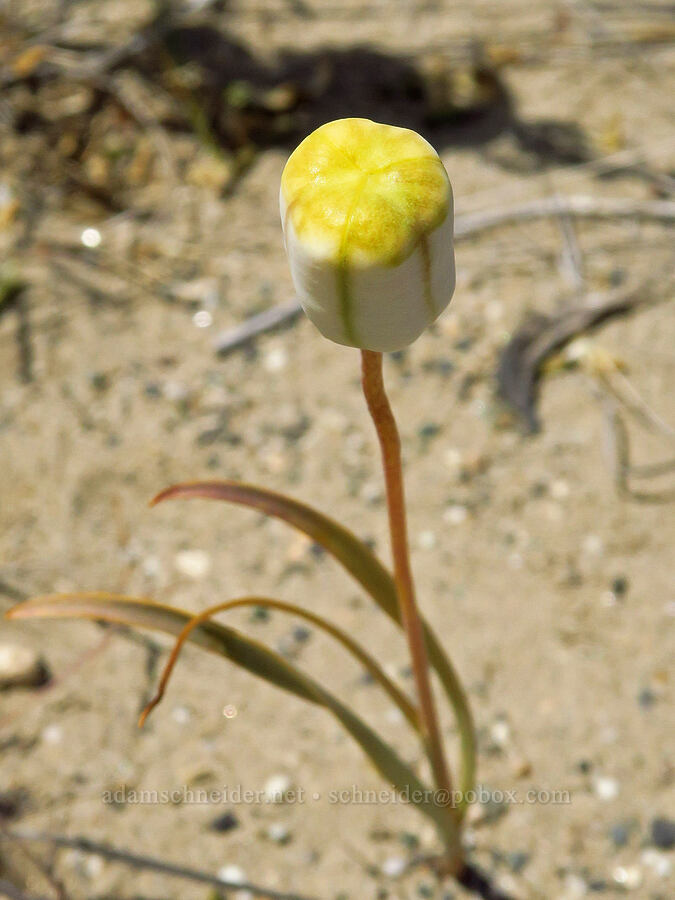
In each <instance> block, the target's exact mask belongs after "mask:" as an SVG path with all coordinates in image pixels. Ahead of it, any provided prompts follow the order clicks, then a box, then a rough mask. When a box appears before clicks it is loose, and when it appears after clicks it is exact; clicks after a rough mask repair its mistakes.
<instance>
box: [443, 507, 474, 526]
mask: <svg viewBox="0 0 675 900" xmlns="http://www.w3.org/2000/svg"><path fill="white" fill-rule="evenodd" d="M467 515H468V510H467V508H466V506H459V505H454V506H448V508H447V509H446V510H445V511H444V513H443V521H444V522H447V523H448V524H449V525H461V524H462V522H464V521H465V520H466V517H467Z"/></svg>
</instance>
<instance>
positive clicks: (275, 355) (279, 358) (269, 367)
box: [263, 347, 288, 372]
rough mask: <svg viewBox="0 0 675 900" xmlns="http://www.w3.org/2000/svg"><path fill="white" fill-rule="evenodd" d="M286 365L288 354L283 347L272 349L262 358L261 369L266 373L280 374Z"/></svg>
mask: <svg viewBox="0 0 675 900" xmlns="http://www.w3.org/2000/svg"><path fill="white" fill-rule="evenodd" d="M287 363H288V354H287V353H286V351H285V350H284V348H283V347H274V348H273V349H272V350H269V351H268V353H267V354H266V355H265V356H264V358H263V367H264V368H265V371H266V372H281V371H282V370H283V369H285V368H286V364H287Z"/></svg>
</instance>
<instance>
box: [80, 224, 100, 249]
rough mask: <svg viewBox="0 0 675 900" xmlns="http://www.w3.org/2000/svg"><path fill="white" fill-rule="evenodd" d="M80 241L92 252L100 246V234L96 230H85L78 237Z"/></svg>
mask: <svg viewBox="0 0 675 900" xmlns="http://www.w3.org/2000/svg"><path fill="white" fill-rule="evenodd" d="M80 240H81V241H82V243H83V244H84V246H85V247H89V248H90V249H91V250H93V249H95V248H96V247H98V246H100V244H101V240H102V238H101V232H100V231H99V230H98V228H85V229H84V231H83V232H82V234H81V235H80Z"/></svg>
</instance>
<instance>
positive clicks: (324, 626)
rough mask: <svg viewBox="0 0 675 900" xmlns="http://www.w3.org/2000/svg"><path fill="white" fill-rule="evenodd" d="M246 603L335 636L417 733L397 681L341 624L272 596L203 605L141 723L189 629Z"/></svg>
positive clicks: (412, 709) (411, 710)
mask: <svg viewBox="0 0 675 900" xmlns="http://www.w3.org/2000/svg"><path fill="white" fill-rule="evenodd" d="M246 606H256V607H263V608H264V609H274V610H278V611H279V612H286V613H289V614H290V615H293V616H298V617H299V618H301V619H305V621H307V622H311V623H312V624H313V625H316V627H317V628H320V629H321V630H322V631H324V632H326V634H329V635H330V636H331V637H333V638H335V640H336V641H338V642H339V643H340V644H342V646H343V647H344V648H345V649H346V650H347V651H348V652H349V653H351V654H352V656H353V657H354V658H355V659H356V660H357V661H358V662H359V663H361V665H362V666H363V667H364V669H365V670H366V671H367V672H368V673H369V674H370V675H371V676H372V678H373V680H374V681H376V682H377V683H378V684H379V685H380V687H381V688H382V689H383V690H384V691H385V692H386V693H387V694H388V696H389V698H390V699H391V700H393V702H394V703H395V704H396V706H397V707H398V708H399V710H400V711H401V713H403V715H404V716H405V718H406V719H407V720H408V722H409V723H410V725H412V727H413V729H414V730H415V731H416V732H417V733H418V734H419V733H420V721H419V713H418V711H417V710H416V709H415V707H414V706H413V704H412V703H411V702H410V700H409V699H408V697H406V695H405V694H404V693H403V691H402V690H401V689H400V688H399V687H398V685H397V684H395V683H394V682H393V681H392V679H391V678H390V677H389V676H388V675H387V674H386V672H385V671H384V669H383V668H382V667H381V666H380V664H379V663H378V662H377V661H376V660H375V659H374V658H373V657H372V656H371V655H370V654H369V653H367V652H366V651H365V650H364V649H363V647H361V645H360V644H357V642H356V641H354V640H353V639H352V638H351V637H350V636H349V635H348V634H347V633H346V632H345V631H343V630H342V629H341V628H338V627H337V625H334V624H333V623H332V622H329V621H328V620H327V619H324V618H323V616H319V615H317V614H316V613H313V612H311V611H310V610H307V609H303V607H301V606H297V605H296V604H295V603H286V602H285V601H283V600H275V599H273V598H271V597H238V598H236V599H235V600H228V601H226V602H225V603H217V604H214V605H213V606H210V607H208V609H204V610H202V611H201V612H200V613H198V614H197V615H195V616H194V617H193V618H192V619H191V620H190V622H189V623H188V625H186V626H185V628H184V629H183V630H182V632H181V634H180V635H179V636H178V642H177V643H176V645H175V647H174V649H173V652H172V653H171V656H170V657H169V661H168V662H167V664H166V666H165V667H164V672H163V673H162V677H161V680H160V685H159V688H158V690H157V693H156V695H155V697H154V698H153V699H152V700H151V701H150V703H149V704H148V705H147V707H146V708H145V710H144V712H143V714H142V716H141V724H143V722H144V721H145V719H146V717H147V715H148V714H149V713H150V712H151V710H152V709H154V707H155V706H157V704H158V703H159V702H160V700H161V699H162V697H163V696H164V692H165V689H166V686H167V684H168V681H169V678H170V676H171V672H172V670H173V668H174V665H175V664H176V662H177V661H178V655H179V652H180V649H181V647H182V646H183V643H184V642H185V641H186V640H188V639H189V635H190V633H191V632H192V631H193V630H194V629H195V628H197V627H198V626H199V625H200V624H201V623H202V622H207V621H209V620H211V619H212V618H213V617H214V616H215V615H217V614H218V613H223V612H228V611H229V610H231V609H239V608H241V607H246Z"/></svg>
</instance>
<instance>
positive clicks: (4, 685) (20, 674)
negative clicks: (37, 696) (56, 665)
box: [0, 644, 49, 690]
mask: <svg viewBox="0 0 675 900" xmlns="http://www.w3.org/2000/svg"><path fill="white" fill-rule="evenodd" d="M48 680H49V670H48V669H47V665H46V663H45V662H44V660H43V659H42V657H41V656H40V655H39V653H36V651H35V650H31V649H30V648H28V647H21V646H19V645H18V644H0V690H5V689H8V688H15V687H39V686H40V685H41V684H44V683H45V682H46V681H48Z"/></svg>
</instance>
